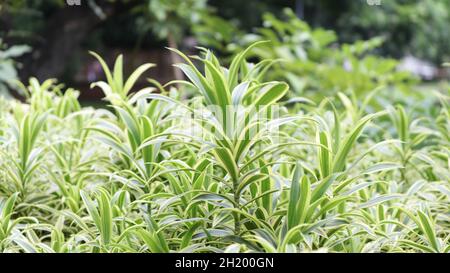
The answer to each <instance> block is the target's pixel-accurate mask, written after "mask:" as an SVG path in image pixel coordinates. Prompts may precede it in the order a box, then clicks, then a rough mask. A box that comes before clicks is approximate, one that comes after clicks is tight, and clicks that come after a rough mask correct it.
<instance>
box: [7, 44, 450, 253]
mask: <svg viewBox="0 0 450 273" xmlns="http://www.w3.org/2000/svg"><path fill="white" fill-rule="evenodd" d="M269 43H270V42H267V41H259V42H257V43H254V44H252V45H251V46H250V47H248V48H246V49H245V50H242V51H240V52H239V53H238V54H237V55H236V56H235V57H234V58H232V59H231V60H230V62H229V65H227V67H224V66H223V65H222V64H221V62H220V60H219V58H217V57H216V56H215V55H214V54H213V53H212V52H211V51H210V50H207V49H203V48H202V49H201V52H200V56H186V55H184V54H183V53H181V52H180V51H178V50H176V49H172V51H173V52H175V53H176V54H178V55H179V56H180V58H181V59H182V60H183V63H180V64H176V67H177V68H178V69H180V70H181V71H182V72H183V73H184V74H185V76H186V80H175V81H172V82H169V83H167V84H164V85H162V84H159V83H157V82H156V81H154V80H151V84H149V86H148V87H146V88H144V89H142V90H135V88H134V85H135V83H136V81H137V79H138V78H140V77H142V75H143V73H144V72H146V71H147V70H148V69H151V68H152V67H153V66H154V65H153V64H143V65H141V66H139V67H138V68H137V69H136V70H135V71H134V72H133V73H131V74H130V75H129V76H128V77H125V75H123V69H122V67H123V57H122V56H118V57H117V59H116V61H115V63H114V65H113V66H108V64H106V63H105V61H103V60H102V58H101V57H100V56H99V55H97V54H96V53H92V55H93V56H95V57H96V58H97V60H98V61H99V62H100V64H101V65H102V67H103V70H104V73H105V79H106V81H99V82H95V83H92V88H100V89H101V90H102V91H103V93H104V95H105V100H106V101H107V103H108V105H109V106H108V107H107V108H104V109H102V108H99V109H95V108H92V107H82V106H81V105H80V103H79V101H78V95H79V93H78V91H76V90H74V89H71V88H68V89H66V88H65V87H64V86H63V85H60V84H58V83H57V82H56V81H55V80H47V81H44V82H39V81H38V80H37V79H35V78H31V79H30V81H29V83H28V84H26V85H23V86H22V89H23V93H24V94H25V95H26V101H25V102H20V101H18V100H13V99H5V98H1V100H0V109H1V110H0V170H1V174H0V175H1V176H0V179H1V180H0V200H1V201H0V204H1V205H0V251H2V252H313V251H326V252H449V251H450V242H449V241H450V218H449V216H450V215H449V210H448V208H449V207H450V184H449V181H450V171H449V169H450V138H449V136H450V134H449V129H450V108H449V104H448V101H449V94H448V93H444V92H427V93H426V99H424V100H423V101H418V100H414V101H413V102H412V103H406V104H405V103H404V104H399V103H396V102H395V101H394V102H392V103H391V104H389V102H390V98H391V96H393V94H392V92H384V93H383V92H382V93H380V92H378V90H377V89H376V86H373V88H375V90H373V91H371V90H365V92H364V94H363V95H361V96H352V95H351V94H349V93H347V94H346V93H345V92H340V91H336V90H334V91H333V92H335V93H326V94H324V97H325V96H328V95H329V96H330V97H329V98H326V97H325V98H323V99H320V100H319V99H317V98H314V99H312V98H309V97H308V96H309V95H308V94H307V93H306V94H304V96H303V97H300V96H299V94H298V93H295V92H294V91H293V90H292V89H291V88H290V87H289V85H288V84H287V83H285V82H284V80H285V77H281V76H279V75H280V73H282V71H281V70H275V71H274V68H273V67H272V66H271V65H272V61H271V60H269V59H266V58H262V59H261V60H260V62H258V63H251V62H249V61H248V58H247V57H248V56H253V55H252V54H254V53H255V52H258V50H261V49H263V48H267V47H269V45H270V44H269ZM272 43H273V42H272ZM270 57H272V56H270ZM324 65H326V64H324ZM305 73H306V77H307V76H308V75H313V74H310V73H309V72H305ZM386 73H390V72H389V71H387V72H386ZM332 74H333V73H332V72H330V73H329V74H326V75H324V76H323V78H324V79H329V78H328V77H331V75H332ZM373 88H372V86H371V87H370V88H368V89H373ZM318 92H320V90H318ZM336 92H337V93H336ZM418 92H420V91H418ZM447 92H448V91H447ZM423 97H425V96H423ZM380 98H383V99H384V100H383V101H384V102H385V103H384V104H383V105H378V107H373V105H372V101H373V100H376V99H380ZM412 98H414V97H412Z"/></svg>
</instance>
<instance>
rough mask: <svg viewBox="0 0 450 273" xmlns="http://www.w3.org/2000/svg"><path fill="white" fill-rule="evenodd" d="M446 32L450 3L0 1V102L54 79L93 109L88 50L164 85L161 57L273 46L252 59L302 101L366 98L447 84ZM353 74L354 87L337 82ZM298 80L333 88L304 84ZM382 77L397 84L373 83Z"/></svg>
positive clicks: (170, 59)
mask: <svg viewBox="0 0 450 273" xmlns="http://www.w3.org/2000/svg"><path fill="white" fill-rule="evenodd" d="M449 25H450V0H439V1H435V0H397V1H394V0H340V1H335V0H245V1H243V0H227V1H223V0H222V1H221V0H208V1H207V0H140V1H134V0H110V1H101V0H0V93H3V94H5V93H7V92H8V93H9V94H13V95H14V96H18V93H17V91H15V90H16V88H15V84H14V81H13V79H18V80H21V81H24V82H27V81H28V78H29V77H31V76H34V77H37V78H38V79H39V80H40V81H43V80H45V79H48V78H57V79H58V81H59V82H62V83H64V84H66V85H67V86H71V87H74V88H76V89H78V90H80V91H81V99H82V100H84V101H96V100H98V99H99V98H101V93H100V91H98V90H91V89H90V88H89V84H90V83H91V82H93V81H96V80H99V79H102V78H103V72H102V70H101V66H100V65H99V64H98V62H97V61H96V60H95V59H94V58H93V57H92V56H91V55H89V54H88V51H89V50H92V51H95V52H97V53H99V54H100V55H101V56H102V57H104V58H105V60H106V62H107V63H108V64H112V63H113V62H114V59H115V57H116V56H117V55H118V54H119V53H123V54H124V57H125V67H126V70H128V71H132V70H133V68H135V67H137V66H138V65H140V64H142V63H145V62H152V63H156V64H157V65H158V66H157V68H155V69H153V70H152V71H151V72H149V74H148V75H146V76H147V77H151V78H154V79H156V80H158V81H160V82H162V83H165V82H167V81H169V80H172V79H180V78H182V77H183V76H182V75H181V74H180V72H179V71H177V70H175V69H173V67H172V66H171V64H173V63H176V62H179V61H180V60H179V59H178V57H177V56H175V55H173V54H171V53H170V51H168V50H167V49H166V48H165V47H172V48H178V49H180V50H181V51H184V52H188V53H190V54H195V53H196V52H198V50H197V49H196V47H198V46H202V47H208V48H211V49H213V50H214V52H215V53H217V54H219V55H220V56H221V60H223V62H224V64H226V62H227V60H228V59H229V57H230V56H232V55H233V54H234V53H236V52H238V51H239V50H242V48H244V47H245V46H247V45H248V44H249V43H251V42H253V41H255V40H266V39H269V40H271V41H272V42H273V43H272V44H271V45H270V46H267V47H266V48H263V49H261V50H260V52H255V54H254V57H255V58H274V59H283V60H284V61H286V62H287V63H285V64H283V65H284V68H285V70H284V71H283V72H286V71H288V72H289V73H283V75H282V76H280V77H285V78H286V80H287V81H289V82H290V84H291V86H293V88H294V90H297V91H298V92H300V93H301V92H304V91H305V90H313V89H314V88H316V89H317V90H319V89H320V90H322V89H332V88H347V87H348V81H350V80H352V81H353V84H352V87H355V88H360V89H364V88H367V89H369V88H372V87H373V86H371V85H369V86H367V83H366V82H367V81H371V80H372V78H374V76H373V75H372V74H370V73H372V72H373V73H376V75H378V76H377V80H376V81H377V82H378V83H379V82H380V81H386V82H390V81H397V82H402V83H403V82H405V81H406V80H405V78H406V77H405V76H404V74H395V73H397V71H399V70H407V71H410V72H412V74H413V75H414V77H415V79H418V80H422V81H423V82H425V83H428V84H434V83H437V82H440V81H442V80H445V79H448V69H447V68H446V67H445V65H443V63H445V62H448V61H449V60H450V56H449V55H450V33H449ZM368 52H369V53H370V56H369V57H370V58H368V57H367V55H366V54H368ZM355 56H356V58H354V59H355V60H354V61H352V60H353V59H352V57H355ZM364 56H366V57H364ZM330 60H332V63H334V64H336V66H331V68H330V66H328V68H330V69H328V70H326V71H325V70H324V69H322V67H321V64H322V63H323V62H329V61H330ZM356 60H357V61H358V62H356ZM349 67H350V68H349ZM358 67H359V70H358V71H357V72H359V74H356V73H355V71H356V70H357V68H358ZM340 69H342V71H341V70H340ZM349 70H351V71H352V72H353V73H352V77H357V79H356V78H355V79H349V78H345V77H344V78H345V81H346V82H345V83H341V82H339V80H340V79H341V78H342V75H345V71H349ZM312 71H314V73H313V72H312ZM392 71H395V73H391V72H392ZM291 72H292V73H291ZM369 72H370V73H369ZM302 73H303V75H305V73H309V74H308V75H311V73H313V74H314V75H315V76H317V77H318V79H319V80H320V77H325V76H326V75H328V76H327V77H326V78H327V79H328V80H329V81H330V82H329V83H328V85H325V84H324V83H320V85H318V83H317V82H315V83H314V82H305V79H302V78H301V77H300V78H298V77H297V76H298V75H302ZM323 73H329V74H323ZM383 73H384V74H390V76H392V75H394V74H395V78H389V79H384V78H383V79H379V77H380V76H379V75H380V74H383ZM330 75H337V76H334V77H336V79H333V77H331V76H330ZM355 75H356V76H355ZM271 77H274V78H277V74H276V73H272V76H271ZM364 77H366V78H364ZM408 77H409V76H408ZM361 79H362V80H363V81H364V79H367V81H364V82H361V83H360V82H357V81H358V80H361ZM377 82H375V83H374V85H375V84H376V83H377ZM140 84H141V85H145V84H148V83H147V82H146V81H145V80H143V81H142V82H140Z"/></svg>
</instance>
